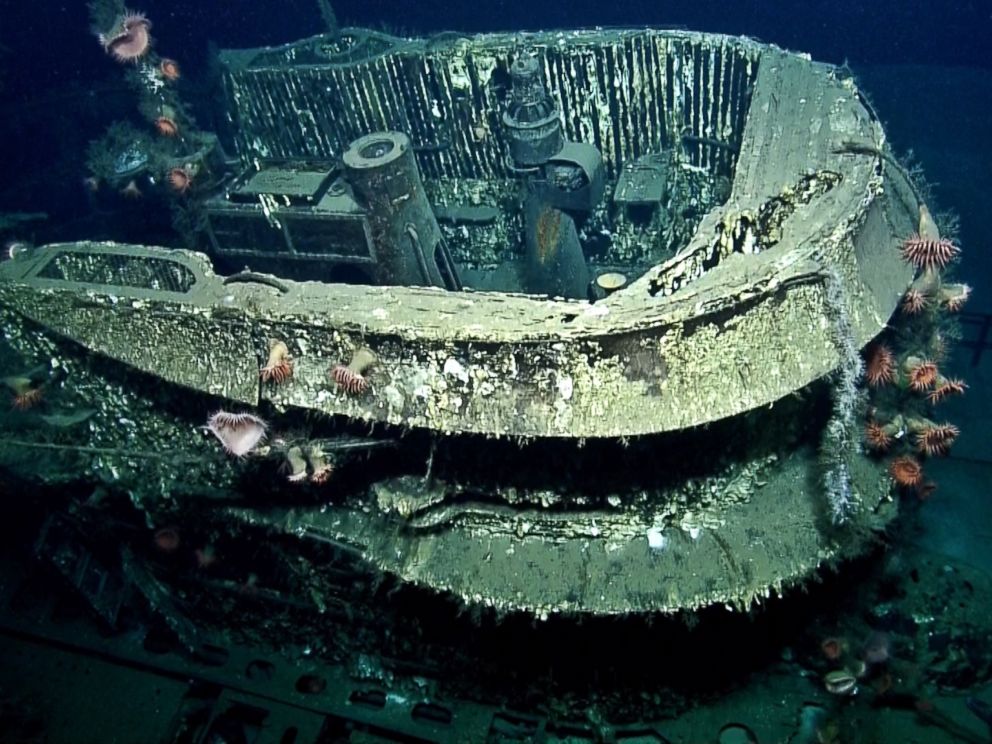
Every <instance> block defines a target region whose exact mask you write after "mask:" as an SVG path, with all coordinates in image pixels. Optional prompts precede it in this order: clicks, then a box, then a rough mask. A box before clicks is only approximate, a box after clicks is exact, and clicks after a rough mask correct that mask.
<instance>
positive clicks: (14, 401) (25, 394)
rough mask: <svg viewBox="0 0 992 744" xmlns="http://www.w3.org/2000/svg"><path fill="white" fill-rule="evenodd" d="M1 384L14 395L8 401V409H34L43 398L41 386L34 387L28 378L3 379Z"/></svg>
mask: <svg viewBox="0 0 992 744" xmlns="http://www.w3.org/2000/svg"><path fill="white" fill-rule="evenodd" d="M3 384H4V385H6V386H7V387H8V388H9V389H10V391H11V392H12V393H13V394H14V395H13V397H12V398H11V399H10V407H11V408H13V409H15V410H17V411H26V410H28V409H29V408H34V407H35V406H36V405H38V404H39V403H41V401H42V399H43V398H44V397H45V394H44V392H43V391H42V388H41V386H40V385H37V386H36V385H35V384H34V382H32V381H31V378H30V377H18V376H15V377H5V378H3Z"/></svg>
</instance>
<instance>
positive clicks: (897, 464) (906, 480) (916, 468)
mask: <svg viewBox="0 0 992 744" xmlns="http://www.w3.org/2000/svg"><path fill="white" fill-rule="evenodd" d="M889 475H890V476H892V480H894V481H895V482H896V483H897V484H898V485H900V486H903V487H905V488H914V487H915V486H918V485H920V483H922V482H923V468H921V467H920V463H918V462H917V461H916V460H914V459H913V458H912V457H897V458H896V459H895V460H893V461H892V462H890V463H889Z"/></svg>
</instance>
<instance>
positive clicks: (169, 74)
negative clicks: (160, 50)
mask: <svg viewBox="0 0 992 744" xmlns="http://www.w3.org/2000/svg"><path fill="white" fill-rule="evenodd" d="M158 71H159V73H161V75H162V77H163V78H165V79H166V80H168V81H170V82H175V81H176V80H178V79H179V77H180V75H179V63H178V62H176V60H174V59H169V58H168V57H163V58H162V61H161V62H159V65H158Z"/></svg>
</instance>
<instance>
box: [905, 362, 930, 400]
mask: <svg viewBox="0 0 992 744" xmlns="http://www.w3.org/2000/svg"><path fill="white" fill-rule="evenodd" d="M903 369H904V370H905V371H906V380H907V383H908V384H909V389H910V390H912V391H914V392H917V393H922V392H923V391H924V390H926V389H928V388H930V387H932V386H933V384H934V383H935V382H936V381H937V374H938V373H937V363H936V362H934V361H932V360H930V359H920V358H919V357H915V356H911V357H909V358H908V359H906V362H905V364H904V365H903Z"/></svg>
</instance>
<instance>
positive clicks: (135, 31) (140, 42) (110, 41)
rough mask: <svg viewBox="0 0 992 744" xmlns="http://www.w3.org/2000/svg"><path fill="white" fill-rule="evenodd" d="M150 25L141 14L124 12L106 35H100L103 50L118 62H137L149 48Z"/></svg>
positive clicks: (150, 39)
mask: <svg viewBox="0 0 992 744" xmlns="http://www.w3.org/2000/svg"><path fill="white" fill-rule="evenodd" d="M151 27H152V24H151V21H149V20H148V19H147V18H146V17H145V15H144V14H143V13H135V12H134V11H130V10H129V11H126V12H125V13H124V15H123V16H121V18H120V19H119V20H118V21H117V23H116V24H115V25H114V28H113V30H112V31H111V32H110V33H107V34H100V36H99V39H100V43H101V44H103V48H104V50H106V52H107V54H109V55H111V56H112V57H113V58H114V59H116V60H117V61H118V62H137V61H138V60H139V59H141V58H142V57H144V56H145V55H146V54H147V53H148V50H149V48H151V44H152V38H151V36H150V35H149V33H148V31H149V29H151Z"/></svg>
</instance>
